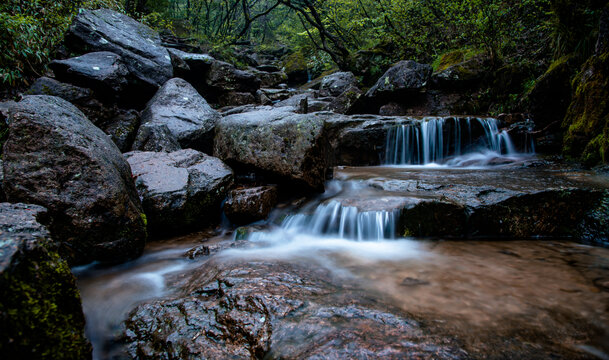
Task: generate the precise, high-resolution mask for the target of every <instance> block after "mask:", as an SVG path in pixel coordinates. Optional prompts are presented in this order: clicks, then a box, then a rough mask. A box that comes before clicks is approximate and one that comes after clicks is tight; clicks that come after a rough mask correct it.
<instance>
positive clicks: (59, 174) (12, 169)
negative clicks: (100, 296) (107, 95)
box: [3, 95, 146, 264]
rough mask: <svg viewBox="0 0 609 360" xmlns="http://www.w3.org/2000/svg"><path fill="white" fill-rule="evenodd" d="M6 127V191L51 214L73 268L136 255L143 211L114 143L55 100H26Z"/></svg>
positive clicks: (10, 196) (142, 232)
mask: <svg viewBox="0 0 609 360" xmlns="http://www.w3.org/2000/svg"><path fill="white" fill-rule="evenodd" d="M8 122H9V134H8V138H7V140H6V143H5V144H4V155H3V157H4V176H5V182H4V190H5V192H6V195H7V197H8V200H9V201H11V202H26V203H33V204H39V205H42V206H44V207H46V208H47V209H48V210H49V214H50V216H51V217H52V218H53V220H54V221H53V224H52V226H51V227H50V230H51V233H52V234H53V237H54V238H55V239H56V240H57V241H58V242H59V243H60V254H61V255H63V256H65V257H66V258H67V259H69V261H70V262H71V263H74V264H82V263H87V262H90V261H93V260H99V261H113V262H114V261H121V260H127V259H130V258H133V257H135V256H137V255H139V254H140V253H141V251H142V250H143V247H144V243H145V241H146V228H145V223H144V220H143V217H142V215H143V211H142V207H141V203H140V200H139V197H138V195H137V192H136V190H135V185H134V183H133V180H132V178H131V170H130V168H129V164H128V163H127V162H126V161H125V159H124V158H123V156H122V154H121V153H120V151H119V150H118V148H117V147H116V145H115V144H114V143H113V142H112V140H110V138H109V137H108V136H107V135H106V134H104V133H103V131H101V130H100V129H99V128H97V127H95V126H94V125H93V124H92V123H91V122H90V121H89V120H87V119H86V117H85V116H84V115H83V113H82V112H80V111H79V110H78V109H77V108H75V107H74V106H73V105H71V104H70V103H68V102H67V101H65V100H62V99H60V98H57V97H51V96H35V95H31V96H25V97H24V98H23V100H22V101H21V102H19V103H14V104H13V105H12V106H11V107H10V108H9V116H8Z"/></svg>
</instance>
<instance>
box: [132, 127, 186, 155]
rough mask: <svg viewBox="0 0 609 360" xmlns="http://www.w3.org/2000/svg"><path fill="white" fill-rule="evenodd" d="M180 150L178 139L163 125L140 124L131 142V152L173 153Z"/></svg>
mask: <svg viewBox="0 0 609 360" xmlns="http://www.w3.org/2000/svg"><path fill="white" fill-rule="evenodd" d="M180 149H182V147H181V146H180V143H179V142H178V139H176V137H175V135H174V134H173V133H172V132H171V130H169V127H168V126H167V125H165V124H158V123H147V124H142V125H141V126H140V127H139V129H138V131H137V135H136V137H135V140H134V141H133V145H132V146H131V150H133V151H154V152H160V151H164V152H173V151H178V150H180Z"/></svg>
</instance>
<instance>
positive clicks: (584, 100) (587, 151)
mask: <svg viewBox="0 0 609 360" xmlns="http://www.w3.org/2000/svg"><path fill="white" fill-rule="evenodd" d="M607 13H609V10H607V8H605V9H604V10H603V14H604V16H606V15H607ZM607 21H608V20H607V19H606V18H603V22H602V23H601V24H602V26H606V23H607ZM601 30H602V31H604V30H606V29H601ZM601 35H603V34H602V33H601ZM604 36H605V37H607V34H604ZM600 41H601V42H602V41H604V40H600ZM605 47H606V46H605ZM573 86H574V88H575V91H574V95H573V99H572V101H571V104H569V107H568V109H567V113H566V115H565V118H564V120H563V123H562V126H563V128H564V129H566V133H565V135H564V138H563V153H564V154H565V155H567V156H569V157H572V158H576V159H579V160H580V161H582V162H584V163H585V164H586V165H588V166H594V165H596V164H601V163H602V164H606V163H609V101H608V100H607V99H609V49H606V51H605V52H604V53H601V54H594V55H592V56H591V57H590V58H589V59H588V60H587V61H586V63H585V64H584V65H583V66H582V69H581V71H580V72H579V74H578V75H577V76H576V78H575V79H574V80H573Z"/></svg>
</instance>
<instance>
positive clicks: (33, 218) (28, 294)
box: [0, 203, 91, 359]
mask: <svg viewBox="0 0 609 360" xmlns="http://www.w3.org/2000/svg"><path fill="white" fill-rule="evenodd" d="M37 218H47V215H46V209H44V208H43V207H40V206H36V205H25V204H8V203H2V204H0V334H2V336H1V337H0V354H2V358H3V359H90V358H91V345H90V344H89V342H88V340H87V339H86V338H85V336H84V326H85V319H84V315H83V313H82V307H81V300H80V294H79V292H78V288H77V287H76V280H75V278H74V276H73V275H72V273H71V271H70V268H69V267H68V264H67V263H66V261H65V260H63V259H61V258H60V257H59V255H58V254H57V249H56V245H55V244H54V243H53V241H52V240H51V238H50V237H49V233H48V231H47V230H46V228H45V227H44V226H42V225H41V224H40V223H38V220H37Z"/></svg>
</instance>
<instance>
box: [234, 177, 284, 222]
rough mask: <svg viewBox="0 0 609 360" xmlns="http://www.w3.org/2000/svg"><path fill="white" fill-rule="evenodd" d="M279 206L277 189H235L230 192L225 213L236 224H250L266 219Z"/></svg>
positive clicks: (270, 187)
mask: <svg viewBox="0 0 609 360" xmlns="http://www.w3.org/2000/svg"><path fill="white" fill-rule="evenodd" d="M276 204H277V188H276V187H274V186H259V187H254V188H243V189H235V190H233V191H231V192H230V194H229V196H228V199H227V200H226V203H224V212H225V213H226V216H227V217H228V218H229V220H230V221H232V222H233V223H235V224H248V223H251V222H254V221H258V220H263V219H266V217H267V216H268V215H269V213H270V212H271V210H273V208H274V207H275V205H276Z"/></svg>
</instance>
